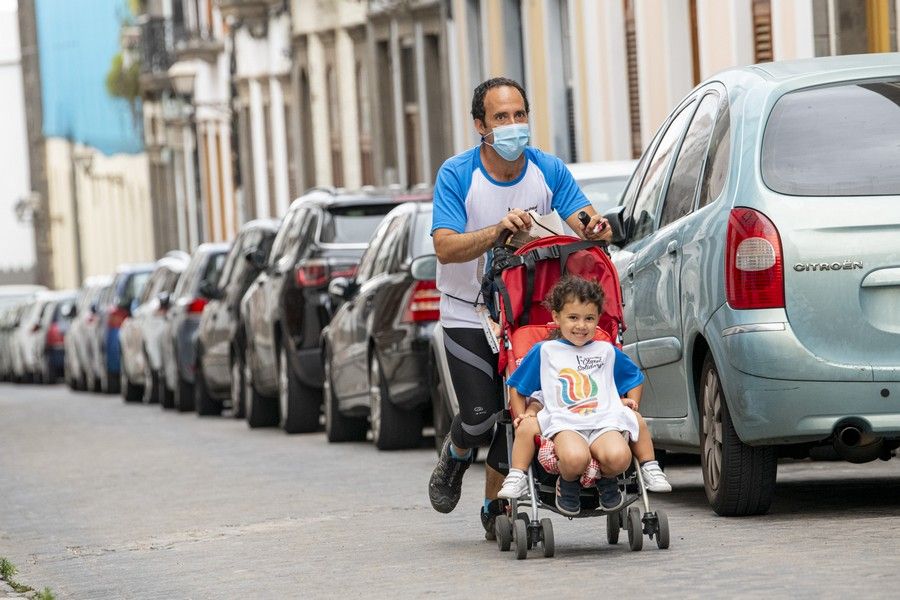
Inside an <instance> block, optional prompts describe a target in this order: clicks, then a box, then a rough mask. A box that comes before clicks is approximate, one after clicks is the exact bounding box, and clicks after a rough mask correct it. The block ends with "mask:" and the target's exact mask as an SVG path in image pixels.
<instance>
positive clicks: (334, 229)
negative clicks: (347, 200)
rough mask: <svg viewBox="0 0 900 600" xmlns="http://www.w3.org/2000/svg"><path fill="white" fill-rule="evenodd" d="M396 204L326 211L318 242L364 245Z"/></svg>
mask: <svg viewBox="0 0 900 600" xmlns="http://www.w3.org/2000/svg"><path fill="white" fill-rule="evenodd" d="M396 206H397V205H396V204H367V205H364V206H339V207H333V208H330V209H328V216H327V217H326V219H325V222H324V223H322V231H321V233H320V235H319V241H320V242H323V243H325V244H365V243H366V242H368V241H369V238H370V237H372V232H373V231H375V229H376V228H377V227H378V224H379V223H381V220H382V219H383V218H384V215H386V214H388V213H389V212H390V211H391V209H393V208H395V207H396Z"/></svg>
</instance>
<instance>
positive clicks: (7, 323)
mask: <svg viewBox="0 0 900 600" xmlns="http://www.w3.org/2000/svg"><path fill="white" fill-rule="evenodd" d="M46 289H47V288H45V287H44V286H41V285H3V286H0V315H2V317H0V380H3V381H9V380H11V379H12V377H13V362H14V360H13V352H14V344H13V339H14V338H15V331H16V329H17V328H18V324H19V320H20V318H21V315H22V312H23V307H24V305H25V304H26V303H28V302H30V301H32V300H33V299H34V297H35V296H36V295H37V294H38V293H39V292H42V291H45V290H46Z"/></svg>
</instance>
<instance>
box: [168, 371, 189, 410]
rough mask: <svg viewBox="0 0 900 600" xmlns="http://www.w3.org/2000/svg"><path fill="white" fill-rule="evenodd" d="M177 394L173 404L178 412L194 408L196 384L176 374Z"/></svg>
mask: <svg viewBox="0 0 900 600" xmlns="http://www.w3.org/2000/svg"><path fill="white" fill-rule="evenodd" d="M176 378H177V383H176V385H175V394H174V396H175V397H174V398H173V402H172V404H174V408H175V410H177V411H178V412H190V411H192V410H194V384H193V383H191V382H190V381H188V380H186V379H185V378H184V377H182V376H181V373H178V374H177V375H176Z"/></svg>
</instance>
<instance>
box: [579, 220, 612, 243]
mask: <svg viewBox="0 0 900 600" xmlns="http://www.w3.org/2000/svg"><path fill="white" fill-rule="evenodd" d="M582 235H583V236H584V239H586V240H605V241H607V242H608V241H609V240H611V239H612V227H610V226H609V221H607V220H606V219H605V218H603V215H601V214H597V213H594V214H593V215H592V216H591V220H590V221H588V224H587V225H584V226H583V229H582Z"/></svg>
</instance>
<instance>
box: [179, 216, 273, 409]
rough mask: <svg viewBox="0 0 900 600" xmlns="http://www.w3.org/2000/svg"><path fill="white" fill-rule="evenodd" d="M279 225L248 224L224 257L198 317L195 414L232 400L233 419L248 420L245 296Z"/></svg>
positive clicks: (265, 221)
mask: <svg viewBox="0 0 900 600" xmlns="http://www.w3.org/2000/svg"><path fill="white" fill-rule="evenodd" d="M278 225H279V221H278V220H275V219H259V220H256V221H250V222H249V223H245V224H244V226H243V227H241V230H240V232H238V235H237V237H236V238H235V240H234V243H233V244H232V246H231V250H230V251H229V253H228V256H227V258H226V259H225V264H224V266H223V267H222V273H221V275H220V276H219V281H218V283H217V285H216V286H215V288H213V289H211V290H210V292H211V300H210V302H209V304H207V306H206V308H205V309H204V311H203V315H202V316H201V317H200V327H199V332H198V334H197V371H196V373H195V383H194V398H195V403H196V405H197V412H200V413H205V412H211V413H215V412H220V411H221V408H222V406H223V404H224V403H226V402H230V407H231V409H232V411H231V413H232V416H234V417H235V418H240V419H243V418H244V402H243V397H244V387H243V386H244V377H243V375H244V373H243V365H242V364H241V362H240V357H241V356H242V355H243V349H244V347H245V346H246V341H245V340H244V339H243V334H244V326H243V321H242V319H241V313H240V304H241V298H243V296H244V294H245V293H246V292H247V288H249V287H250V284H251V283H253V280H254V279H256V277H257V276H258V275H259V273H260V271H262V269H264V268H265V266H266V263H267V261H268V259H269V251H270V250H271V249H272V242H273V240H274V239H275V234H276V233H277V232H278Z"/></svg>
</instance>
